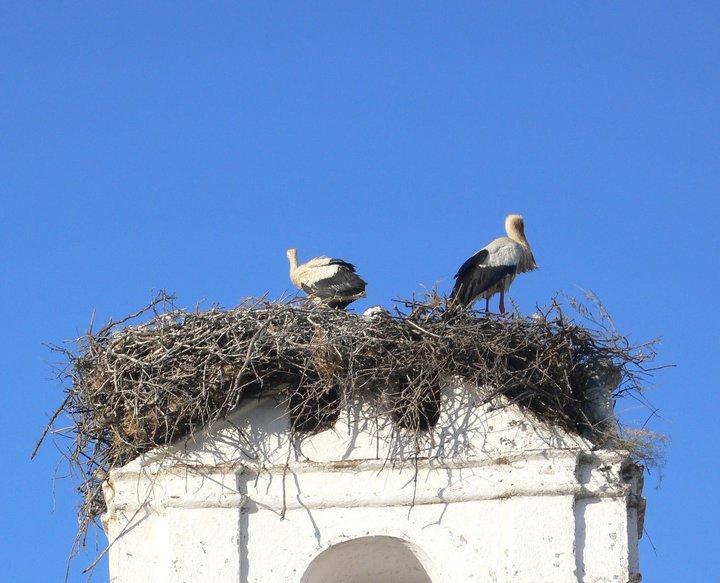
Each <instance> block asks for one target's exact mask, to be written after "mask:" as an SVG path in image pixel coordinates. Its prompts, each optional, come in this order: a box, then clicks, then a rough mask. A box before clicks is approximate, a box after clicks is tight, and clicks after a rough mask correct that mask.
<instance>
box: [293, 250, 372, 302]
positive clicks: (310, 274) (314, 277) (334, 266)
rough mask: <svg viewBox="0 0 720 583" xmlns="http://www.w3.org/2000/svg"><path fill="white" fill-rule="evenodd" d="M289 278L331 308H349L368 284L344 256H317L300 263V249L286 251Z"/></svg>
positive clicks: (362, 294)
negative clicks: (298, 254)
mask: <svg viewBox="0 0 720 583" xmlns="http://www.w3.org/2000/svg"><path fill="white" fill-rule="evenodd" d="M287 256H288V260H289V261H290V280H291V281H292V282H293V284H295V285H296V286H297V287H298V288H300V289H301V290H303V291H305V292H306V293H307V294H308V296H310V297H311V298H313V299H314V300H316V301H320V302H322V303H325V304H327V305H329V306H332V307H340V308H344V307H347V306H348V305H349V304H350V303H352V302H353V301H355V300H356V299H358V298H361V297H365V286H366V283H365V282H364V281H363V280H362V278H361V277H360V276H358V275H357V273H355V266H354V265H352V264H351V263H348V262H347V261H343V260H342V259H333V258H332V257H325V256H321V257H315V258H313V259H310V260H309V261H306V262H305V263H303V264H301V265H298V262H297V250H296V249H294V248H291V249H288V251H287Z"/></svg>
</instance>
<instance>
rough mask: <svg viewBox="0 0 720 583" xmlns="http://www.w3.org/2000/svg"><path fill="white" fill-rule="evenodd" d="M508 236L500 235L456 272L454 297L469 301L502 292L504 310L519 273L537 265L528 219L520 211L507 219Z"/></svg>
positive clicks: (466, 302)
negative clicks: (526, 228) (506, 296)
mask: <svg viewBox="0 0 720 583" xmlns="http://www.w3.org/2000/svg"><path fill="white" fill-rule="evenodd" d="M505 229H506V231H507V233H508V236H507V237H498V238H497V239H495V240H493V241H491V242H490V243H489V244H487V245H486V246H485V247H483V248H482V249H479V250H478V251H477V252H476V253H475V254H474V255H473V256H472V257H471V258H470V259H468V260H467V261H466V262H465V263H464V264H463V265H462V266H461V267H460V269H459V270H458V273H457V274H456V275H455V279H456V282H455V287H454V288H453V292H452V295H451V297H452V298H453V299H454V300H455V301H460V302H462V303H463V304H465V305H470V304H471V303H472V302H473V301H475V300H476V299H477V298H485V299H489V298H490V297H492V296H493V295H494V294H496V293H500V294H501V296H500V311H501V312H502V311H503V310H504V304H503V297H504V296H503V294H504V293H505V292H506V291H507V290H508V289H509V288H510V285H511V284H512V282H513V281H514V279H515V276H516V275H517V274H518V273H525V272H526V271H532V270H533V269H535V268H536V265H535V259H534V257H533V254H532V251H531V250H530V245H529V243H528V242H527V239H526V238H525V232H524V223H523V220H522V217H520V216H519V215H509V216H508V217H507V219H506V221H505Z"/></svg>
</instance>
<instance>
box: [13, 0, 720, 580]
mask: <svg viewBox="0 0 720 583" xmlns="http://www.w3.org/2000/svg"><path fill="white" fill-rule="evenodd" d="M261 4H262V6H261ZM719 30H720V5H718V4H717V3H715V2H692V3H690V2H684V1H682V2H680V1H679V2H672V3H668V2H632V3H630V2H624V3H608V2H603V3H599V2H598V3H570V2H565V3H562V2H553V3H549V2H548V3H538V2H514V3H505V2H496V3H491V4H486V3H479V2H453V3H443V4H442V5H441V3H439V2H438V3H415V2H413V3H410V2H406V3H404V2H400V3H384V2H383V3H380V2H355V3H342V4H341V5H339V4H338V3H334V2H327V3H323V2H320V3H318V2H311V3H253V6H251V4H250V3H237V2H226V3H223V2H217V3H212V4H208V3H192V2H162V3H158V2H143V3H139V2H132V3H130V2H122V3H115V4H113V5H111V4H110V3H98V2H74V3H59V2H57V3H49V2H43V3H40V2H25V1H23V2H12V1H8V2H4V3H3V4H2V6H0V37H1V38H2V41H1V43H0V70H1V71H2V75H1V76H0V84H1V91H0V107H1V111H2V115H1V116H0V144H1V146H0V193H1V194H2V201H3V202H2V205H1V206H0V221H1V224H2V228H1V229H0V253H1V254H2V255H1V257H0V270H2V271H1V281H2V287H1V288H0V294H1V296H2V297H1V298H0V299H1V300H2V302H1V303H0V305H2V320H1V321H2V324H3V327H4V333H3V334H2V335H0V343H1V347H0V358H2V364H1V366H0V375H1V377H0V378H1V382H2V406H1V407H0V422H1V423H2V427H3V433H4V435H5V446H4V448H3V449H4V455H3V460H4V464H3V465H4V472H3V479H2V480H0V488H1V489H2V492H1V495H0V504H1V505H2V506H1V509H2V518H1V519H0V520H1V521H2V531H3V532H2V537H1V538H2V540H3V544H2V545H0V561H1V562H2V564H3V578H6V579H7V580H8V581H33V582H34V581H60V580H61V578H62V576H63V574H64V569H65V557H66V553H67V551H68V548H69V546H70V543H71V540H72V537H73V534H74V531H75V508H76V504H77V502H78V500H77V498H76V496H75V494H74V491H73V486H74V482H73V481H71V480H67V479H65V480H59V481H57V482H56V483H55V485H54V489H53V484H52V482H51V476H52V475H53V473H54V471H55V468H56V465H57V463H58V455H57V453H56V451H55V449H54V448H53V447H52V445H50V446H49V447H45V448H44V450H43V451H42V454H41V455H40V458H39V459H38V460H37V461H35V462H33V463H31V462H30V461H29V460H28V454H29V453H30V450H31V449H32V446H33V444H34V441H35V439H36V437H37V436H38V434H39V432H40V431H41V429H42V427H43V425H44V423H45V421H46V420H47V418H48V416H49V414H50V413H51V412H52V411H53V409H54V408H55V406H56V405H57V404H58V403H59V401H60V399H61V386H60V384H59V383H58V381H57V380H56V379H55V378H54V369H53V366H54V362H55V358H54V356H53V355H52V354H51V353H50V352H49V351H48V350H47V348H46V347H45V346H44V344H43V343H46V342H60V341H62V340H64V339H69V338H73V337H75V336H76V335H78V334H79V333H80V332H82V331H83V330H84V329H85V328H86V326H87V324H88V322H89V319H90V314H91V311H92V310H96V311H97V314H98V318H99V319H101V320H104V319H106V318H108V317H110V316H112V315H115V316H121V315H125V314H127V313H129V312H130V311H132V310H134V309H135V308H137V307H138V306H140V305H142V304H144V303H145V302H146V301H147V300H148V299H149V298H150V297H151V294H152V290H157V289H160V288H163V289H166V290H169V291H172V292H175V293H176V294H177V297H178V302H179V303H180V304H181V305H184V306H193V305H194V304H195V303H196V302H198V301H201V300H202V301H205V302H219V303H221V304H222V305H225V306H232V305H234V304H235V303H236V302H237V301H238V300H239V299H240V298H241V297H243V296H247V295H258V294H265V293H268V294H269V295H270V297H278V296H280V295H281V294H283V293H284V292H285V291H287V290H289V283H288V278H287V265H286V259H285V255H284V250H285V248H286V247H288V246H291V245H294V246H297V247H298V248H299V250H300V254H301V258H302V257H309V256H312V255H315V254H321V253H322V254H332V255H335V256H339V257H343V258H346V259H348V260H351V261H353V262H354V263H356V264H357V265H358V268H359V271H360V272H361V274H362V275H363V276H364V277H365V278H366V279H367V280H368V281H369V287H368V291H369V298H368V299H367V301H366V302H364V303H362V305H361V306H360V307H362V306H367V305H370V304H375V303H384V304H387V303H388V302H389V300H390V299H391V298H393V297H397V296H407V295H409V294H410V293H412V292H414V291H420V290H422V289H423V287H426V286H432V285H434V284H435V283H437V284H438V285H439V286H440V289H441V290H444V291H447V290H448V289H449V287H450V285H451V276H452V274H453V273H454V271H455V269H456V268H457V267H458V265H459V264H460V263H461V262H462V261H463V260H464V259H465V258H466V257H467V256H468V255H469V254H471V253H472V252H474V251H475V250H476V249H477V248H479V247H481V246H482V245H484V244H485V243H486V242H487V241H488V240H489V239H490V238H492V237H494V236H497V235H499V234H501V233H502V221H503V218H504V216H505V214H506V213H508V212H520V213H523V214H524V215H525V218H526V222H527V231H528V237H529V239H530V241H531V243H532V244H533V246H534V248H535V256H536V258H537V260H538V262H539V264H540V265H541V267H542V268H541V269H540V270H539V271H537V272H535V273H532V274H529V275H526V276H522V277H521V278H520V279H519V280H518V281H517V282H516V284H515V287H514V289H513V291H512V294H511V295H512V297H513V298H514V299H515V300H516V301H517V302H518V304H519V306H520V308H521V310H523V311H525V312H529V311H531V310H532V309H533V307H534V305H535V304H536V303H544V302H546V301H547V300H548V299H549V298H550V297H551V295H552V294H553V293H554V292H555V291H556V290H565V291H568V292H570V293H576V292H577V291H578V289H579V288H589V289H592V290H594V291H595V292H596V293H597V294H598V295H599V296H600V297H601V298H602V300H603V301H604V302H605V304H606V306H607V308H608V309H609V310H610V311H611V312H612V314H613V315H614V316H615V319H616V323H617V325H618V327H619V328H620V329H621V330H622V331H624V332H626V333H628V334H629V335H630V336H631V338H632V339H633V340H636V341H642V340H646V339H649V338H652V337H655V336H658V335H659V336H662V337H663V342H662V344H661V345H660V357H659V360H660V361H661V362H664V363H674V364H676V365H677V368H674V369H670V370H666V371H664V372H662V373H661V374H659V375H658V376H657V379H656V384H655V387H654V389H653V390H652V391H651V393H650V394H649V395H648V396H649V398H650V400H651V401H652V402H653V403H654V404H655V405H656V406H657V407H659V409H660V412H661V414H662V419H658V420H655V421H653V423H652V427H653V428H654V429H655V430H658V431H662V432H666V433H669V434H670V436H671V438H672V442H671V445H670V447H669V449H668V452H667V464H666V466H665V470H664V477H663V480H662V482H661V483H659V482H658V480H657V478H656V476H655V475H654V474H653V475H651V476H649V477H648V481H647V486H646V491H645V492H646V496H647V498H648V515H647V522H646V528H647V532H648V533H649V537H647V536H646V537H645V538H644V539H643V541H642V567H643V572H644V574H645V580H646V581H648V582H650V583H656V582H677V581H702V582H705V581H709V580H711V579H712V580H714V578H715V577H717V575H718V573H719V572H720V553H718V544H719V543H718V535H717V528H718V526H717V525H718V523H720V513H719V510H718V504H717V502H716V500H717V498H716V497H717V478H718V472H717V470H716V468H717V461H716V449H715V444H716V443H717V440H718V437H720V434H719V431H718V425H717V415H718V412H719V408H718V405H720V403H719V401H718V381H717V379H718V374H719V373H720V370H718V357H717V354H716V351H717V348H718V343H717V330H718V325H719V324H720V322H718V317H717V314H718V309H717V306H716V298H717V283H718V276H717V265H718V259H717V257H718V228H717V221H718V212H719V211H720V204H719V203H718V195H719V194H720V165H719V164H718V162H719V161H720V160H719V154H720V150H719V147H718V136H719V135H720V123H719V122H720V107H719V104H720V34H718V31H719ZM633 407H634V404H632V403H626V404H623V405H622V406H621V408H622V409H623V415H624V416H626V417H627V416H633V415H635V414H638V411H633V410H632V409H633ZM641 413H642V412H640V414H641ZM63 471H64V470H63V468H62V466H61V467H60V469H59V472H60V474H61V475H62V473H63ZM481 527H482V525H479V528H481ZM650 539H652V543H653V544H654V546H655V549H656V550H655V551H654V550H653V549H652V548H651V544H650ZM102 543H103V541H102V539H101V540H100V541H99V544H102ZM91 556H92V555H91V554H86V555H84V556H82V557H80V559H79V561H78V562H77V563H76V567H77V568H74V570H73V574H72V576H71V581H80V580H81V578H80V576H79V574H78V572H79V569H78V568H79V567H81V566H83V565H85V564H87V563H88V562H89V561H90V560H91ZM105 568H106V567H105V565H103V566H102V567H101V571H100V573H98V574H97V575H96V577H95V579H94V580H95V581H98V582H102V581H105V580H106V578H107V577H106V574H105Z"/></svg>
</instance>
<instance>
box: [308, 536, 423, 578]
mask: <svg viewBox="0 0 720 583" xmlns="http://www.w3.org/2000/svg"><path fill="white" fill-rule="evenodd" d="M427 563H428V561H427V558H426V557H425V555H424V553H423V552H422V551H421V550H420V549H419V548H418V547H416V546H415V545H413V544H412V543H409V542H407V541H404V540H402V539H399V538H395V537H391V536H365V537H362V538H356V539H353V540H349V541H346V542H342V543H338V544H336V545H334V546H332V547H330V548H329V549H327V550H325V551H323V552H322V553H320V554H319V555H318V556H317V557H315V559H313V561H312V562H311V563H310V566H309V567H308V568H307V571H305V574H304V575H303V578H302V580H301V583H385V582H388V583H390V582H392V583H432V579H431V578H430V575H429V574H428V571H427V570H426V565H427Z"/></svg>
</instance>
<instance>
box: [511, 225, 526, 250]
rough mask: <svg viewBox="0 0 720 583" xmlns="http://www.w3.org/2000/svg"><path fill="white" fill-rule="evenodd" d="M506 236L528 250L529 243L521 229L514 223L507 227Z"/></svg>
mask: <svg viewBox="0 0 720 583" xmlns="http://www.w3.org/2000/svg"><path fill="white" fill-rule="evenodd" d="M507 235H508V237H510V238H511V239H512V240H513V241H515V242H516V243H520V245H522V246H523V247H527V248H528V249H529V248H530V243H528V240H527V239H526V238H525V233H524V232H523V229H522V228H521V227H518V225H516V224H515V223H510V224H509V225H508V226H507Z"/></svg>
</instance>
